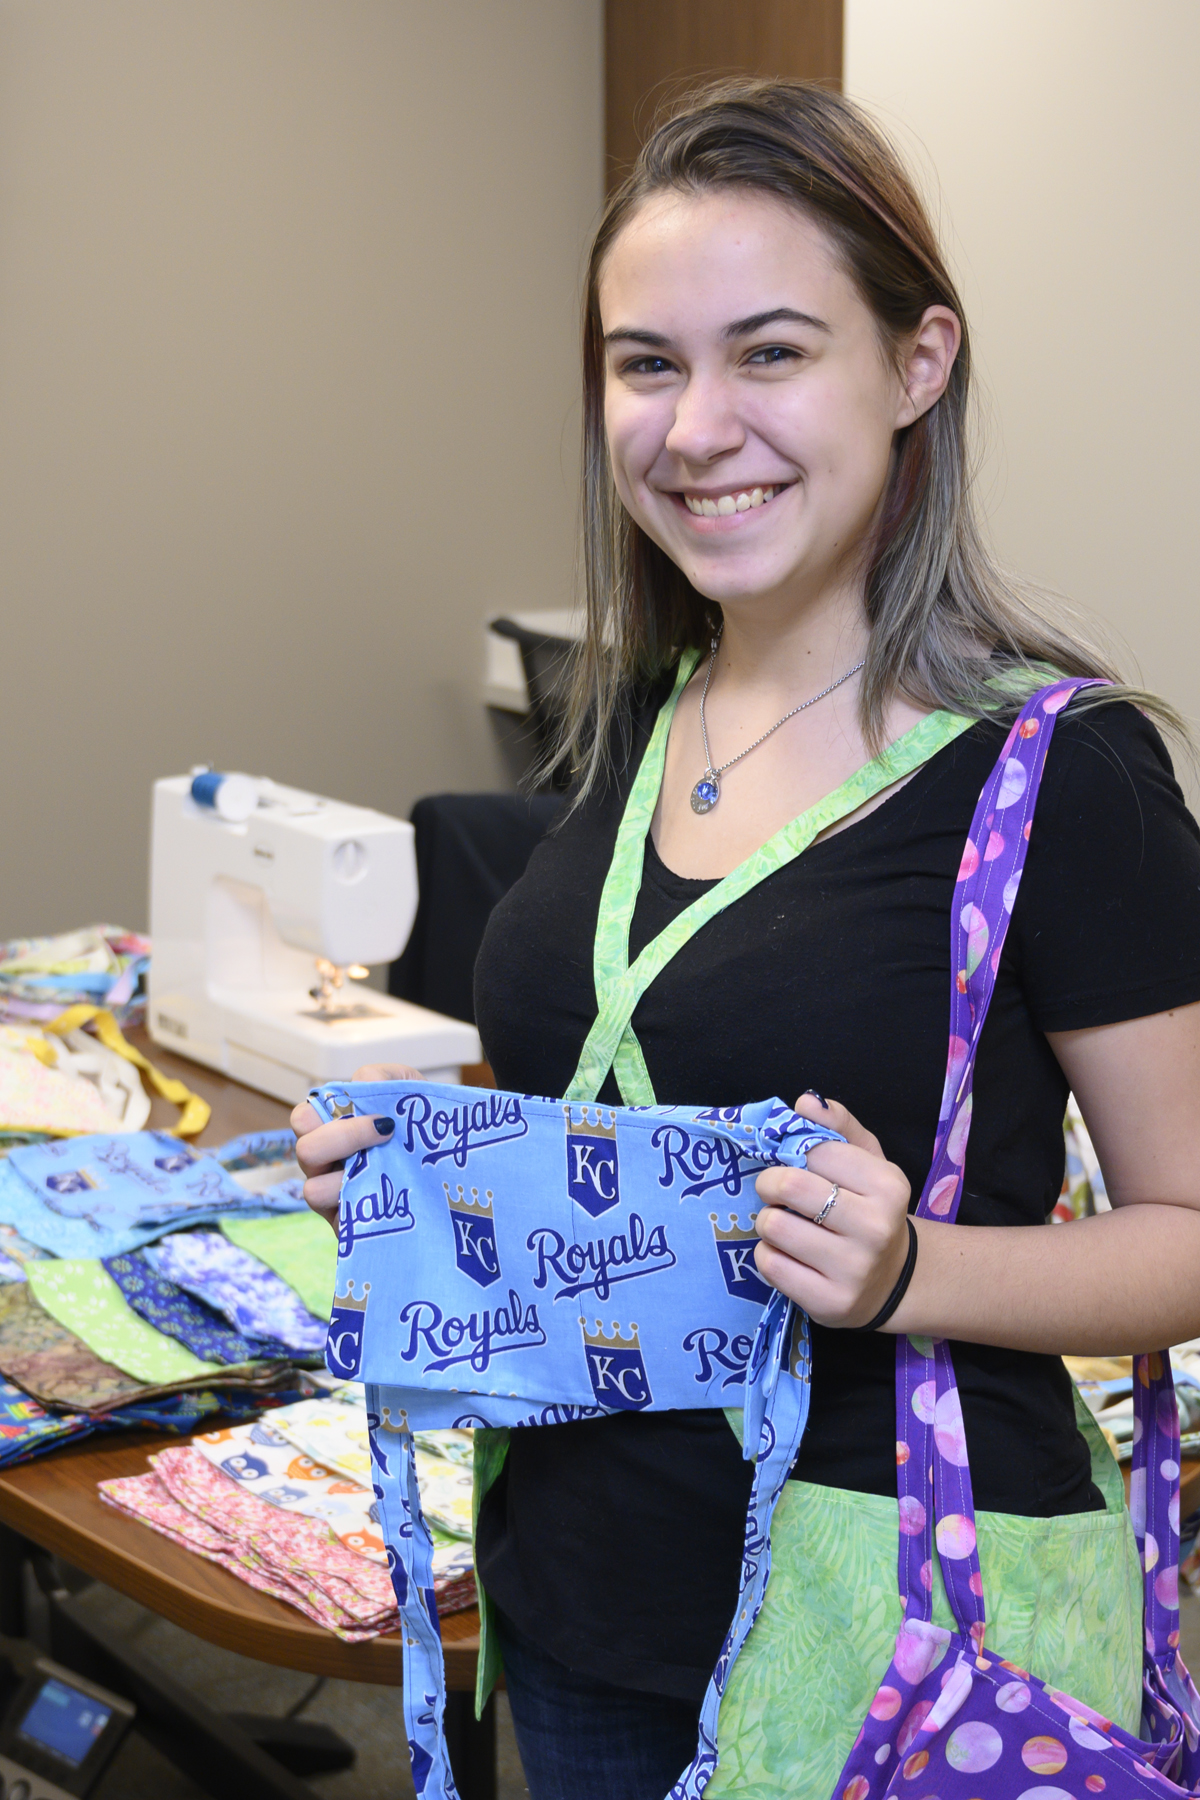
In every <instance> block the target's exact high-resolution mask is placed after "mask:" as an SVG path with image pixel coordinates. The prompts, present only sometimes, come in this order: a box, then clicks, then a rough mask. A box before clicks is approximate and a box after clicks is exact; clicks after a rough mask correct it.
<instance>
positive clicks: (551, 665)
mask: <svg viewBox="0 0 1200 1800" xmlns="http://www.w3.org/2000/svg"><path fill="white" fill-rule="evenodd" d="M489 629H490V630H492V631H494V632H495V633H496V636H497V637H503V638H510V639H511V640H512V642H513V643H514V644H515V645H516V646H517V649H518V650H519V652H520V655H521V667H522V669H523V670H524V672H525V685H526V687H527V688H528V690H529V726H530V730H531V733H532V736H533V740H534V746H535V753H536V757H537V760H538V761H539V762H540V761H541V760H542V758H543V757H544V756H546V755H548V754H549V752H550V751H551V750H553V748H554V746H555V745H556V744H557V742H558V738H559V733H560V731H561V730H562V723H563V718H564V716H565V714H566V707H567V694H568V689H569V686H570V678H571V676H570V663H571V653H572V651H573V650H574V649H575V645H574V643H573V641H572V640H571V639H569V638H561V637H549V636H547V634H546V633H545V632H541V631H529V630H528V629H527V628H526V627H525V626H524V625H518V624H517V622H516V620H515V619H507V618H505V619H493V620H492V623H491V626H490V627H489ZM570 781H571V771H570V769H569V768H568V767H567V766H566V765H565V764H560V765H559V767H558V768H557V769H555V770H554V772H553V774H552V775H551V776H550V778H549V780H548V782H547V784H546V785H547V787H548V788H549V789H550V791H551V792H552V793H557V794H561V793H565V791H566V789H567V788H568V787H569V785H570Z"/></svg>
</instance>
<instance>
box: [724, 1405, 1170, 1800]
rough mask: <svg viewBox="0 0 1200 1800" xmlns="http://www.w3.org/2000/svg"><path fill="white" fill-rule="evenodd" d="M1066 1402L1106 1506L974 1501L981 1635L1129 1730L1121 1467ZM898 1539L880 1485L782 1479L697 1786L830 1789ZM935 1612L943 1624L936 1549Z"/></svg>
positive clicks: (1127, 1570)
mask: <svg viewBox="0 0 1200 1800" xmlns="http://www.w3.org/2000/svg"><path fill="white" fill-rule="evenodd" d="M1076 1413H1077V1416H1079V1423H1080V1428H1081V1429H1082V1430H1083V1432H1084V1435H1085V1437H1087V1439H1088V1442H1089V1447H1090V1448H1091V1451H1092V1472H1093V1479H1094V1480H1095V1482H1096V1485H1097V1487H1099V1488H1100V1491H1101V1492H1102V1493H1103V1495H1104V1499H1105V1504H1106V1510H1105V1511H1104V1512H1092V1513H1069V1514H1064V1515H1062V1516H1060V1517H1058V1518H1053V1519H1024V1518H1017V1517H1015V1516H1014V1515H1012V1514H1010V1513H988V1512H981V1513H978V1514H977V1515H976V1523H977V1526H978V1530H979V1561H980V1566H981V1568H982V1571H983V1584H984V1597H985V1600H986V1603H987V1607H988V1633H987V1640H986V1642H987V1646H988V1648H989V1650H991V1651H993V1652H994V1653H996V1654H997V1655H999V1656H1001V1657H1003V1658H1004V1660H1005V1661H1007V1662H1011V1663H1015V1664H1016V1665H1017V1667H1018V1668H1020V1669H1024V1670H1029V1671H1031V1672H1032V1673H1033V1674H1035V1675H1038V1676H1040V1677H1041V1679H1042V1680H1043V1681H1049V1682H1052V1683H1053V1685H1054V1686H1055V1687H1057V1688H1061V1689H1063V1690H1064V1691H1065V1692H1066V1693H1068V1694H1072V1695H1073V1696H1074V1697H1075V1698H1076V1699H1078V1700H1083V1701H1085V1702H1086V1703H1087V1704H1088V1705H1089V1706H1092V1707H1095V1709H1096V1710H1097V1711H1098V1712H1101V1713H1103V1714H1104V1715H1105V1716H1106V1717H1107V1718H1110V1719H1113V1720H1115V1721H1116V1723H1117V1724H1119V1725H1123V1726H1124V1727H1125V1728H1126V1730H1128V1731H1134V1732H1136V1731H1138V1730H1139V1729H1140V1721H1141V1681H1142V1656H1141V1638H1142V1573H1141V1569H1140V1567H1139V1564H1138V1555H1137V1547H1136V1545H1135V1543H1134V1538H1133V1530H1132V1527H1131V1525H1130V1522H1129V1515H1128V1513H1127V1512H1126V1509H1125V1493H1124V1488H1123V1486H1122V1482H1121V1474H1120V1470H1119V1469H1118V1468H1117V1465H1116V1463H1115V1462H1114V1461H1113V1458H1112V1455H1111V1453H1110V1452H1109V1450H1108V1447H1107V1445H1106V1444H1105V1442H1104V1440H1103V1438H1102V1437H1101V1435H1100V1433H1099V1431H1098V1430H1097V1428H1096V1425H1095V1422H1094V1420H1093V1419H1092V1416H1091V1414H1090V1413H1089V1412H1088V1411H1087V1409H1086V1407H1082V1405H1081V1404H1080V1403H1079V1402H1078V1401H1077V1403H1076ZM898 1541H899V1527H898V1515H897V1510H896V1502H895V1501H894V1500H891V1499H888V1498H885V1497H884V1496H883V1495H880V1494H855V1493H849V1492H847V1491H845V1490H844V1489H842V1488H824V1487H814V1486H812V1485H811V1484H810V1483H808V1482H804V1481H789V1482H788V1483H787V1485H786V1487H785V1489H784V1492H783V1495H782V1496H781V1498H780V1501H779V1505H778V1506H777V1507H776V1510H775V1518H774V1521H773V1523H772V1527H771V1579H770V1583H769V1584H768V1587H767V1595H766V1600H765V1601H764V1603H763V1609H762V1612H761V1613H760V1614H759V1616H758V1620H757V1623H756V1624H755V1627H754V1630H753V1631H752V1632H751V1634H750V1638H749V1641H748V1643H747V1644H746V1647H745V1649H744V1650H743V1651H742V1654H741V1656H740V1657H739V1658H738V1660H737V1662H736V1663H735V1665H734V1668H733V1672H732V1674H731V1676H730V1681H729V1688H728V1691H727V1692H726V1695H725V1699H724V1701H723V1703H722V1706H721V1720H720V1728H719V1734H718V1752H719V1758H720V1760H719V1762H718V1765H717V1772H716V1774H715V1775H714V1777H713V1779H712V1781H711V1782H710V1783H709V1785H708V1788H707V1790H706V1793H705V1800H721V1797H722V1796H724V1795H735V1796H736V1797H737V1800H830V1796H831V1795H832V1794H833V1790H834V1783H835V1782H836V1780H837V1777H838V1775H839V1774H840V1772H841V1769H842V1766H843V1764H844V1763H845V1761H846V1758H847V1756H848V1755H849V1754H850V1748H851V1746H852V1744H853V1743H854V1739H855V1738H856V1736H857V1735H858V1728H859V1726H860V1725H861V1723H862V1721H863V1719H864V1718H865V1716H866V1713H867V1708H868V1707H869V1706H870V1704H871V1701H872V1700H873V1698H874V1696H875V1692H876V1689H877V1688H878V1686H879V1683H880V1682H881V1681H882V1680H883V1677H884V1675H885V1674H886V1672H887V1667H888V1663H889V1662H890V1660H891V1656H892V1651H893V1648H894V1645H895V1637H896V1632H897V1630H898V1628H899V1625H900V1620H901V1618H902V1616H903V1615H902V1609H901V1605H900V1596H899V1591H898V1587H897V1580H896V1558H897V1549H898ZM933 1616H934V1620H935V1622H936V1623H937V1624H939V1625H947V1626H951V1627H953V1620H952V1618H951V1614H950V1607H949V1603H948V1601H947V1599H946V1592H945V1588H944V1587H943V1585H942V1579H941V1572H940V1570H939V1569H938V1568H937V1566H936V1562H935V1571H934V1600H933Z"/></svg>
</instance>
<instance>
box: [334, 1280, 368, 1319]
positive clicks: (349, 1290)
mask: <svg viewBox="0 0 1200 1800" xmlns="http://www.w3.org/2000/svg"><path fill="white" fill-rule="evenodd" d="M370 1291H371V1284H370V1282H369V1281H364V1282H363V1291H362V1299H361V1300H356V1299H355V1298H354V1282H353V1280H349V1281H347V1283H346V1291H345V1293H344V1294H339V1293H338V1291H337V1288H336V1286H335V1288H334V1290H333V1304H334V1305H335V1306H342V1307H346V1308H347V1309H348V1310H349V1311H350V1312H366V1310H367V1295H368V1294H369V1293H370Z"/></svg>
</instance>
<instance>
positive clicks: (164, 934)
mask: <svg viewBox="0 0 1200 1800" xmlns="http://www.w3.org/2000/svg"><path fill="white" fill-rule="evenodd" d="M194 792H195V793H196V794H198V795H200V796H201V801H198V800H197V799H195V798H193V793H194ZM203 802H207V803H203ZM236 802H240V804H237V803H236ZM223 815H224V816H223ZM150 860H151V877H150V933H151V937H152V939H153V944H154V951H153V955H152V958H151V962H150V995H149V1009H148V1019H147V1023H148V1026H149V1030H150V1035H151V1037H152V1038H154V1039H155V1040H156V1041H157V1042H158V1043H160V1044H163V1045H166V1046H167V1047H168V1048H169V1049H172V1050H178V1051H179V1052H180V1053H181V1054H182V1055H184V1056H190V1057H193V1058H194V1059H195V1060H196V1061H197V1062H202V1063H208V1064H209V1065H210V1066H211V1067H212V1068H214V1069H220V1070H221V1071H222V1073H223V1074H225V1075H229V1076H232V1077H233V1078H234V1079H235V1080H237V1081H244V1082H246V1083H247V1084H248V1085H249V1086H251V1087H255V1088H260V1089H261V1090H262V1091H263V1092H264V1093H267V1094H274V1095H276V1096H277V1097H278V1098H279V1099H280V1100H288V1101H292V1102H295V1101H297V1100H301V1099H303V1098H304V1095H305V1094H306V1093H307V1092H308V1090H309V1088H311V1087H315V1086H316V1085H317V1084H318V1083H319V1082H322V1081H337V1080H342V1081H344V1080H346V1079H348V1078H349V1077H350V1076H351V1075H352V1074H353V1073H354V1071H355V1069H357V1068H359V1067H360V1066H361V1065H362V1064H364V1063H377V1062H388V1063H408V1064H410V1065H411V1066H412V1067H413V1068H416V1069H419V1070H420V1071H421V1073H422V1074H423V1075H428V1076H429V1078H430V1079H431V1080H438V1081H459V1080H461V1066H462V1064H463V1063H469V1062H478V1061H479V1058H480V1055H481V1051H480V1047H479V1039H478V1037H477V1035H476V1033H475V1029H474V1027H473V1026H471V1025H464V1024H463V1023H462V1022H461V1021H460V1020H458V1019H449V1018H445V1017H443V1015H442V1014H441V1013H435V1012H429V1011H427V1010H426V1009H425V1008H424V1007H423V1006H413V1005H410V1004H409V1002H408V1001H406V1000H393V999H392V998H391V996H390V995H388V994H380V993H376V992H375V990H374V989H371V988H367V989H362V988H360V989H358V990H357V992H356V991H355V989H354V988H353V987H347V985H346V982H347V980H348V979H349V980H353V979H356V978H361V977H362V976H365V975H366V973H367V970H366V967H365V966H363V965H365V964H368V963H384V962H391V961H392V960H393V958H395V957H396V956H398V955H399V954H400V952H401V950H402V949H403V948H404V945H405V944H406V942H407V941H408V934H409V932H410V931H411V930H412V923H413V918H414V915H415V913H416V909H417V869H416V859H415V856H414V854H413V829H412V826H411V825H408V824H405V823H403V822H402V821H401V820H399V819H389V818H388V817H386V815H385V814H383V813H377V812H372V811H370V809H369V808H367V807H364V806H344V805H342V804H341V802H340V801H336V800H323V799H320V798H318V796H317V795H315V794H306V793H302V792H301V791H300V790H299V789H297V788H288V787H281V786H279V784H278V783H276V782H273V781H267V780H261V781H250V779H249V778H248V777H246V776H236V775H235V776H230V777H226V778H222V777H220V776H215V775H205V774H203V773H201V774H199V775H198V776H197V777H195V778H193V776H189V775H178V776H172V777H170V778H169V779H167V780H163V781H156V782H155V784H154V808H153V816H152V823H151V857H150Z"/></svg>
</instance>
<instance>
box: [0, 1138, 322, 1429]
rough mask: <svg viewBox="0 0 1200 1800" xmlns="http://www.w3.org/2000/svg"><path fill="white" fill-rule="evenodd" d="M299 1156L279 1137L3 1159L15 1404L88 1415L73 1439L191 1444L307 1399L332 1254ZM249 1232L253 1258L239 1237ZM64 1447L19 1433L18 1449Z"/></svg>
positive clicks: (153, 1142)
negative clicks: (146, 1438)
mask: <svg viewBox="0 0 1200 1800" xmlns="http://www.w3.org/2000/svg"><path fill="white" fill-rule="evenodd" d="M294 1151H295V1140H294V1138H293V1137H292V1134H291V1133H290V1132H279V1131H277V1132H260V1133H254V1134H251V1135H250V1136H247V1137H241V1138H237V1139H235V1140H234V1141H233V1143H231V1144H228V1145H225V1146H223V1147H222V1148H221V1149H220V1150H216V1151H212V1152H208V1153H203V1152H199V1151H196V1150H192V1149H190V1148H188V1147H187V1146H186V1145H183V1144H181V1143H180V1142H179V1141H178V1139H177V1138H174V1137H170V1136H167V1135H165V1134H163V1133H159V1132H136V1133H131V1134H122V1135H120V1136H113V1135H111V1134H102V1135H99V1136H96V1135H92V1136H82V1137H76V1138H73V1139H68V1140H61V1141H58V1142H51V1143H42V1144H37V1145H27V1146H25V1147H23V1148H20V1149H16V1150H14V1151H13V1152H12V1153H11V1155H9V1156H8V1157H7V1158H6V1159H4V1160H2V1161H0V1372H2V1373H3V1375H4V1377H6V1378H7V1381H8V1382H9V1383H10V1384H12V1386H13V1388H14V1391H15V1393H16V1394H17V1396H18V1401H17V1403H18V1404H21V1403H27V1404H28V1405H30V1406H36V1407H37V1408H38V1409H39V1410H40V1411H49V1412H53V1413H56V1414H58V1415H60V1416H61V1415H64V1414H65V1415H66V1416H68V1417H69V1418H71V1419H75V1418H76V1417H77V1416H82V1417H84V1418H85V1419H86V1420H87V1421H88V1424H87V1425H86V1426H85V1425H80V1424H73V1425H72V1427H71V1432H72V1434H73V1435H75V1436H78V1435H80V1433H81V1432H82V1431H83V1430H84V1429H85V1428H86V1429H91V1428H95V1427H96V1426H97V1425H99V1424H100V1423H103V1424H104V1425H106V1426H110V1427H115V1426H120V1425H125V1424H134V1423H136V1424H146V1423H154V1424H156V1425H161V1426H163V1427H164V1428H166V1429H170V1430H176V1431H187V1430H194V1429H195V1428H196V1426H197V1425H199V1424H202V1423H204V1422H205V1420H207V1419H211V1418H212V1416H213V1415H214V1414H215V1413H216V1412H217V1411H219V1410H224V1411H225V1412H226V1413H227V1414H230V1415H231V1416H233V1417H235V1418H247V1417H253V1416H255V1414H256V1413H257V1411H258V1410H259V1408H260V1407H262V1406H264V1405H267V1406H274V1405H275V1404H277V1403H278V1402H279V1401H280V1400H294V1399H295V1398H297V1397H298V1396H299V1395H304V1394H311V1393H312V1392H313V1388H312V1386H311V1384H308V1383H307V1382H305V1381H303V1380H301V1379H300V1378H299V1377H298V1375H297V1372H296V1364H297V1363H299V1364H301V1365H304V1364H307V1363H311V1362H312V1360H313V1358H314V1357H315V1356H316V1355H317V1353H318V1352H319V1351H320V1349H321V1348H322V1346H323V1344H324V1338H325V1324H324V1320H325V1319H327V1318H328V1316H329V1307H330V1302H331V1299H332V1294H333V1276H334V1265H335V1262H336V1243H335V1239H334V1236H333V1233H332V1232H331V1231H330V1230H329V1228H328V1226H327V1225H325V1223H324V1222H323V1221H322V1220H321V1219H319V1218H317V1217H316V1216H315V1215H314V1214H313V1213H311V1212H309V1210H308V1208H307V1207H306V1206H305V1205H304V1201H303V1196H302V1194H301V1192H300V1186H301V1185H302V1178H301V1176H300V1171H299V1169H298V1167H297V1165H296V1163H295V1157H294ZM196 1225H200V1226H201V1227H202V1228H201V1229H196V1228H195V1227H196ZM213 1226H220V1227H222V1228H223V1229H220V1230H214V1229H212V1228H211V1227H213ZM181 1227H183V1229H181ZM246 1231H250V1233H251V1235H252V1239H253V1242H254V1243H255V1246H256V1250H257V1254H256V1253H254V1252H252V1251H251V1250H249V1249H244V1248H242V1247H241V1246H240V1244H239V1243H238V1242H236V1241H235V1239H236V1238H237V1237H238V1235H239V1233H244V1232H246ZM280 1270H282V1271H284V1273H282V1274H281V1273H279V1272H278V1271H280ZM289 1277H290V1280H289ZM292 1283H295V1284H298V1286H299V1287H300V1289H301V1290H302V1292H297V1289H296V1286H294V1285H292ZM314 1308H315V1309H316V1310H313V1309H314ZM29 1416H30V1418H32V1417H33V1416H34V1415H33V1414H30V1415H29ZM65 1436H66V1432H65V1431H57V1432H56V1431H51V1430H50V1429H48V1428H46V1429H42V1430H41V1431H38V1432H34V1431H32V1430H29V1431H25V1432H24V1433H23V1434H22V1446H21V1447H20V1449H19V1453H20V1454H26V1455H33V1454H37V1453H38V1452H39V1450H40V1449H41V1448H46V1449H49V1448H52V1447H54V1446H55V1445H56V1444H57V1443H59V1442H62V1441H64V1438H65ZM15 1453H18V1452H17V1451H16V1450H14V1454H15ZM3 1455H4V1450H3V1446H2V1445H0V1458H2V1457H3Z"/></svg>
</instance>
